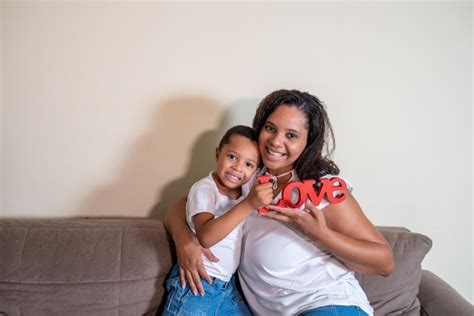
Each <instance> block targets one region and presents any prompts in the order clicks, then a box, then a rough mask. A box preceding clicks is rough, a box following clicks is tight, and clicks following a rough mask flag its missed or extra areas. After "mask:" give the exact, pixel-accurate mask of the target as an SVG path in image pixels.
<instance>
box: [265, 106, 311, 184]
mask: <svg viewBox="0 0 474 316" xmlns="http://www.w3.org/2000/svg"><path fill="white" fill-rule="evenodd" d="M307 141H308V123H307V120H306V116H305V114H304V113H303V112H302V111H300V110H299V109H298V107H296V106H291V105H286V104H283V105H280V106H279V107H277V108H276V110H275V111H274V112H273V113H272V114H270V115H269V116H268V118H267V120H266V121H265V124H264V125H263V127H262V129H261V131H260V134H259V138H258V146H259V150H260V154H261V156H262V157H261V158H262V161H263V164H264V165H265V167H267V169H268V171H269V172H270V173H271V174H273V175H280V174H282V173H284V172H287V171H290V170H291V169H293V168H294V164H295V161H296V160H297V159H298V158H299V156H300V155H301V153H302V152H303V150H304V149H305V148H306V143H307Z"/></svg>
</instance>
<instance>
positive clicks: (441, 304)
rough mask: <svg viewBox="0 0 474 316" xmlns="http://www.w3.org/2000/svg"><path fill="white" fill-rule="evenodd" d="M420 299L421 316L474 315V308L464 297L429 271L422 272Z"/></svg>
mask: <svg viewBox="0 0 474 316" xmlns="http://www.w3.org/2000/svg"><path fill="white" fill-rule="evenodd" d="M418 299H419V300H420V303H421V315H428V316H444V315H459V316H461V315H462V316H464V315H465V316H472V315H473V307H472V305H471V304H470V303H469V302H468V301H467V300H466V299H464V297H462V296H461V295H460V294H459V293H458V292H457V291H456V290H455V289H453V288H452V287H451V286H450V285H449V284H448V283H446V282H445V281H443V280H442V279H441V278H440V277H438V276H437V275H436V274H434V273H432V272H430V271H427V270H423V271H422V277H421V283H420V289H419V292H418Z"/></svg>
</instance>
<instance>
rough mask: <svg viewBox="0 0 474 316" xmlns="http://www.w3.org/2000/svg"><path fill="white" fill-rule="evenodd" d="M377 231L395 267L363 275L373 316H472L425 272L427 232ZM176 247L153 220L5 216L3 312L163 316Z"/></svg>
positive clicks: (0, 265)
mask: <svg viewBox="0 0 474 316" xmlns="http://www.w3.org/2000/svg"><path fill="white" fill-rule="evenodd" d="M379 229H380V230H381V232H382V233H383V234H384V236H385V238H386V239H387V240H388V241H389V242H390V244H391V245H392V248H393V249H394V254H395V270H394V272H393V273H392V275H391V276H390V277H388V278H383V277H378V276H362V275H358V278H359V280H360V282H361V285H362V287H363V288H364V290H365V291H366V293H367V296H368V297H369V300H370V301H371V304H372V306H374V308H375V314H376V315H400V314H402V315H473V313H472V305H471V304H470V303H469V302H467V301H466V300H465V299H464V298H463V297H462V296H460V295H459V294H458V293H457V292H456V291H455V290H454V289H453V288H451V287H450V286H449V285H448V284H447V283H446V282H444V281H443V280H441V279H440V278H439V277H437V276H436V275H434V274H433V273H431V272H429V271H422V270H421V264H420V263H421V260H422V259H423V257H424V256H425V254H426V253H427V252H428V250H429V249H430V248H431V240H430V239H429V238H428V237H426V236H423V235H421V234H416V233H412V232H410V231H408V230H406V229H404V228H389V227H379ZM171 249H172V247H171V244H170V241H169V239H168V236H167V233H166V231H165V229H164V227H163V223H162V222H161V221H159V220H156V219H64V220H59V219H46V220H28V219H11V220H8V219H3V220H0V315H2V314H3V315H10V316H19V315H155V314H156V313H158V314H159V313H160V310H161V307H162V302H163V296H164V288H163V283H164V280H165V278H166V275H167V273H168V271H169V269H170V268H171V265H172V261H173V257H172V251H171ZM420 280H421V283H420Z"/></svg>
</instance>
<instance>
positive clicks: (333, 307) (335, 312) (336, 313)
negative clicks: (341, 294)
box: [331, 305, 339, 316]
mask: <svg viewBox="0 0 474 316" xmlns="http://www.w3.org/2000/svg"><path fill="white" fill-rule="evenodd" d="M331 306H332V309H333V310H334V315H336V316H339V313H338V311H337V308H336V305H331Z"/></svg>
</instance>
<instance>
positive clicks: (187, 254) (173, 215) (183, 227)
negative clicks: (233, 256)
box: [164, 198, 219, 295]
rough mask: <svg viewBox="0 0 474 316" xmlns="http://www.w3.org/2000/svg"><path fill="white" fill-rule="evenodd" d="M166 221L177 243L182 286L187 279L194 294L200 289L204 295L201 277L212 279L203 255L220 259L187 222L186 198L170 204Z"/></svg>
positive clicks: (209, 281)
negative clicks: (202, 245)
mask: <svg viewBox="0 0 474 316" xmlns="http://www.w3.org/2000/svg"><path fill="white" fill-rule="evenodd" d="M164 223H165V227H166V229H167V230H168V232H169V233H170V235H171V238H173V241H174V243H175V247H176V255H177V257H178V265H179V278H180V280H181V286H182V287H183V288H184V287H185V286H186V280H187V281H188V283H189V287H190V288H191V291H192V292H193V293H194V295H197V293H198V291H199V293H200V294H201V295H204V288H203V286H202V283H201V279H200V277H202V278H203V279H204V280H206V281H207V282H208V283H209V284H211V283H212V280H211V278H210V277H209V275H208V274H207V272H206V269H205V268H204V265H203V263H202V255H203V254H204V255H205V256H206V257H207V258H208V259H209V260H210V261H214V262H216V261H219V259H217V258H216V257H215V256H214V255H213V254H212V252H211V251H210V250H208V249H204V248H202V247H201V245H199V242H198V241H197V239H196V237H195V236H194V234H193V233H192V232H191V231H190V230H189V227H188V224H187V223H186V199H185V198H181V199H178V200H176V201H174V202H173V203H172V204H171V205H170V207H169V209H168V211H167V213H166V217H165V220H164Z"/></svg>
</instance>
